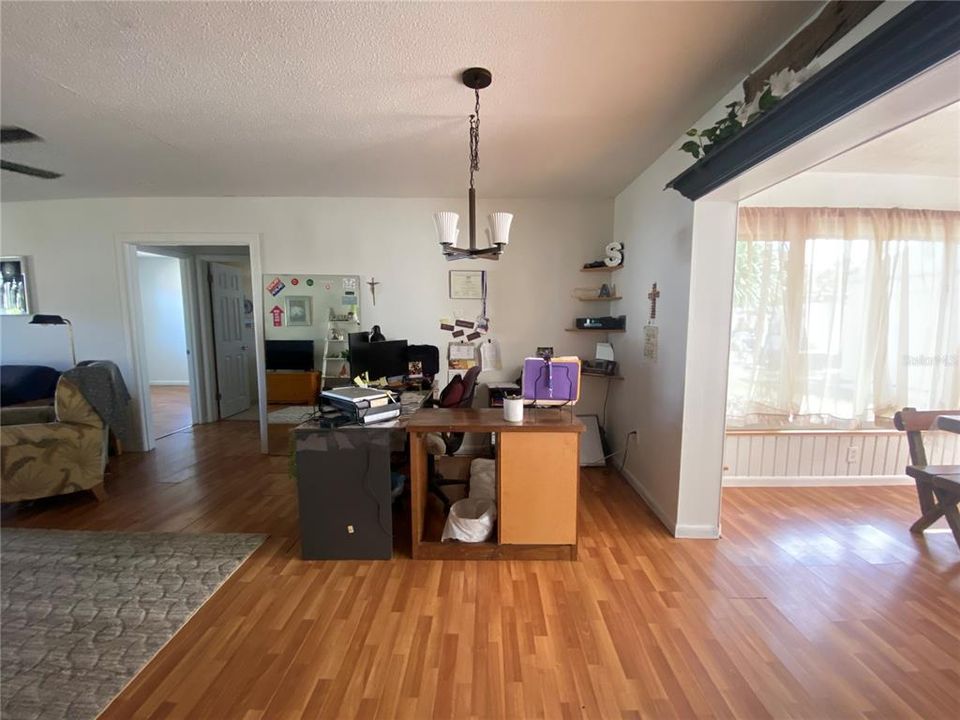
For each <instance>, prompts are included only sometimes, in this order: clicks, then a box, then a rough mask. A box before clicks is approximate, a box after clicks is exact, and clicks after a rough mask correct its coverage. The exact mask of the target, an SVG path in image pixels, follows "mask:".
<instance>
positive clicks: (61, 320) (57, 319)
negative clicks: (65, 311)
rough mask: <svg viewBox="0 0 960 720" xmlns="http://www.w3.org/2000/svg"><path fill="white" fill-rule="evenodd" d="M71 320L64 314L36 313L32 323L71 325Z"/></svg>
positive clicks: (31, 320)
mask: <svg viewBox="0 0 960 720" xmlns="http://www.w3.org/2000/svg"><path fill="white" fill-rule="evenodd" d="M69 324H70V321H69V320H67V319H66V318H65V317H63V316H62V315H34V316H33V317H32V318H31V319H30V325H69Z"/></svg>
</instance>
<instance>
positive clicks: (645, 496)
mask: <svg viewBox="0 0 960 720" xmlns="http://www.w3.org/2000/svg"><path fill="white" fill-rule="evenodd" d="M620 474H621V475H623V477H624V478H625V479H626V481H627V484H629V485H630V487H632V488H633V489H634V490H635V491H636V493H637V495H639V496H640V498H641V499H642V500H643V502H645V503H646V505H647V507H648V508H650V509H651V510H653V514H654V515H656V516H657V518H658V519H659V520H660V522H662V523H663V525H664V527H666V528H667V530H669V531H670V534H671V535H676V523H675V522H674V521H672V520H671V519H670V518H669V517H668V516H667V514H666V513H665V512H664V511H663V508H662V507H660V504H659V503H658V502H657V501H656V500H654V499H653V498H652V497H650V494H649V493H648V492H647V489H646V488H645V487H643V485H642V484H641V483H640V481H639V480H637V479H636V478H635V477H634V476H633V473H632V472H630V471H629V470H627V469H626V468H623V469H622V470H620Z"/></svg>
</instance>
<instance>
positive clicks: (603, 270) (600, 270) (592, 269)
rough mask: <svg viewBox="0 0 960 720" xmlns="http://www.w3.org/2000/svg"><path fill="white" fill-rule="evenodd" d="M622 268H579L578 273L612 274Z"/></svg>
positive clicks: (619, 266) (620, 266) (618, 266)
mask: <svg viewBox="0 0 960 720" xmlns="http://www.w3.org/2000/svg"><path fill="white" fill-rule="evenodd" d="M622 267H623V265H617V266H615V267H606V266H604V267H592V268H585V267H582V268H580V272H614V271H615V270H619V269H620V268H622Z"/></svg>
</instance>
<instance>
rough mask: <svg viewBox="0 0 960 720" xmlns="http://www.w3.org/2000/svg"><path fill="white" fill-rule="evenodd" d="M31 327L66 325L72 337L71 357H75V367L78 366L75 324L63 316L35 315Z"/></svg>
mask: <svg viewBox="0 0 960 720" xmlns="http://www.w3.org/2000/svg"><path fill="white" fill-rule="evenodd" d="M30 324H31V325H66V326H67V334H68V335H69V336H70V355H71V357H73V366H74V367H76V366H77V346H76V345H75V344H74V342H73V323H71V322H70V321H69V320H67V319H66V318H65V317H63V316H62V315H34V316H33V319H32V320H30Z"/></svg>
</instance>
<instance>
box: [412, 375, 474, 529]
mask: <svg viewBox="0 0 960 720" xmlns="http://www.w3.org/2000/svg"><path fill="white" fill-rule="evenodd" d="M479 374H480V367H479V366H474V367H472V368H470V369H469V370H467V372H466V374H465V375H464V376H463V377H462V378H461V377H460V375H459V374H458V375H455V376H454V377H453V379H452V380H451V381H450V382H449V383H447V386H446V387H445V388H444V389H443V391H442V392H441V393H440V399H439V400H436V401H433V402H431V403H429V406H430V407H440V408H468V407H470V406H471V405H472V404H473V396H474V393H475V391H476V389H477V376H478V375H479ZM464 435H465V433H462V432H461V433H428V434H427V436H426V438H425V442H426V448H427V490H428V491H429V492H431V493H433V494H434V495H435V496H436V497H437V498H438V499H439V500H440V502H442V503H443V509H444V511H446V512H450V504H451V503H450V498H449V497H447V494H446V493H445V492H444V491H443V487H444V486H446V485H466V484H467V481H466V480H447V479H445V478H444V477H443V476H442V475H441V474H440V473H439V472H438V471H437V461H436V459H437V457H439V456H441V455H447V456H451V455H453V454H455V453H456V452H457V450H459V449H460V447H461V446H462V445H463V438H464Z"/></svg>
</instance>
